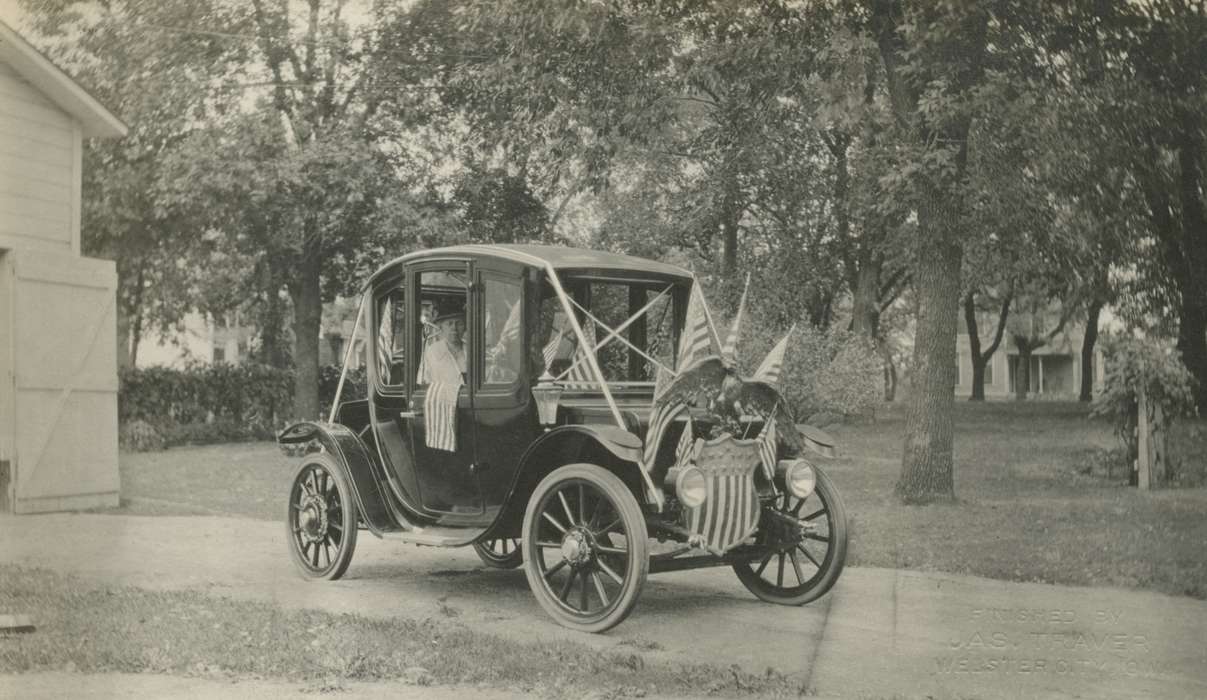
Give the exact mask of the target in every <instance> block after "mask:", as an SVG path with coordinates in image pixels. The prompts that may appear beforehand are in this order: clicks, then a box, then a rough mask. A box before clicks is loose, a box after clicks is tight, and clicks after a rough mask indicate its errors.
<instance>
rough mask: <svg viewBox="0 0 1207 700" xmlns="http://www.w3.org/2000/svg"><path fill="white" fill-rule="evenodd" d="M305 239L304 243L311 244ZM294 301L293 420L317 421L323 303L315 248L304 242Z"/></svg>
mask: <svg viewBox="0 0 1207 700" xmlns="http://www.w3.org/2000/svg"><path fill="white" fill-rule="evenodd" d="M313 238H314V237H313V236H307V241H310V240H313ZM294 273H295V277H294V281H293V284H291V285H290V295H291V296H292V298H293V336H294V341H293V359H294V384H293V412H294V415H293V417H294V418H295V419H299V420H313V419H316V418H318V417H319V335H320V333H321V332H322V318H323V301H322V295H321V290H320V286H319V273H320V256H319V250H318V245H317V244H315V243H309V242H307V243H306V244H305V246H304V248H303V251H302V255H301V256H300V258H299V264H298V268H297V269H296V270H295V271H294Z"/></svg>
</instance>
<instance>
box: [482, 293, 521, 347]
mask: <svg viewBox="0 0 1207 700" xmlns="http://www.w3.org/2000/svg"><path fill="white" fill-rule="evenodd" d="M486 325H487V326H490V325H491V323H490V321H489V320H488V321H487V323H486ZM490 336H491V334H490V333H487V334H486V337H487V338H489V337H490ZM519 337H520V300H519V299H516V300H515V303H513V304H512V305H511V307H510V309H509V310H508V311H507V320H506V321H504V322H503V328H502V329H501V330H500V331H499V340H498V342H496V343H495V346H494V347H493V348H491V352H490V354H491V355H503V354H504V353H506V352H507V349H508V347H509V346H511V344H512V343H514V342H515V341H516V339H518V338H519Z"/></svg>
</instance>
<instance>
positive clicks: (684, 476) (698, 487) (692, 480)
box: [675, 467, 708, 508]
mask: <svg viewBox="0 0 1207 700" xmlns="http://www.w3.org/2000/svg"><path fill="white" fill-rule="evenodd" d="M675 493H676V494H677V495H678V496H679V502H680V503H682V504H683V505H685V506H687V507H688V508H698V507H700V506H701V505H702V504H703V503H704V500H705V499H706V498H708V481H707V480H706V479H705V478H704V472H702V471H700V470H699V469H696V468H695V467H687V468H686V469H682V470H680V471H679V473H678V475H676V477H675Z"/></svg>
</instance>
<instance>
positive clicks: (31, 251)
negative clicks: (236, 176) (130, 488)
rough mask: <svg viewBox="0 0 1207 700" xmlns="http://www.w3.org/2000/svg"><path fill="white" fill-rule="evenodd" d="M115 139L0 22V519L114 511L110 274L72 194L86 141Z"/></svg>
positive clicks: (92, 106) (106, 115)
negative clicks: (83, 228)
mask: <svg viewBox="0 0 1207 700" xmlns="http://www.w3.org/2000/svg"><path fill="white" fill-rule="evenodd" d="M125 133H126V126H125V125H124V124H122V122H121V121H120V120H119V119H118V118H117V117H115V116H114V115H113V114H111V113H110V112H109V111H108V110H107V109H105V107H104V106H103V105H101V104H100V103H99V102H97V101H96V99H95V98H93V97H92V96H91V95H89V94H88V93H87V92H85V91H84V90H83V89H82V88H81V87H80V86H79V85H77V84H76V83H75V82H74V81H73V80H71V78H69V77H68V76H67V75H66V74H65V73H63V72H62V71H61V70H59V69H58V68H57V67H55V66H54V64H52V63H51V62H50V61H49V60H47V59H46V58H45V57H44V56H42V54H40V53H38V51H37V50H35V49H34V48H33V47H32V46H30V45H29V44H28V43H27V42H26V41H25V40H24V39H22V38H21V36H20V35H18V34H17V33H16V32H15V31H13V29H12V28H11V27H9V26H8V25H7V24H4V23H3V22H0V510H13V511H16V512H19V513H32V512H38V511H48V510H63V509H70V508H89V507H96V506H116V505H117V504H118V471H117V348H116V339H115V336H116V318H117V316H116V289H117V272H116V270H115V268H114V264H113V263H112V262H111V261H107V260H94V259H92V258H87V257H83V256H82V255H81V254H80V198H81V193H80V189H81V187H82V163H83V158H82V156H83V139H84V138H117V137H120V136H124V135H125Z"/></svg>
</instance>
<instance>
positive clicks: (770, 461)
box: [756, 416, 778, 479]
mask: <svg viewBox="0 0 1207 700" xmlns="http://www.w3.org/2000/svg"><path fill="white" fill-rule="evenodd" d="M756 439H757V440H758V441H759V457H760V458H761V459H762V461H763V471H764V473H766V474H767V478H768V479H772V478H774V477H775V467H776V462H777V461H778V456H777V454H776V441H777V438H776V434H775V416H769V417H768V418H767V422H766V423H764V424H763V429H762V430H760V431H759V435H758V437H757V438H756Z"/></svg>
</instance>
